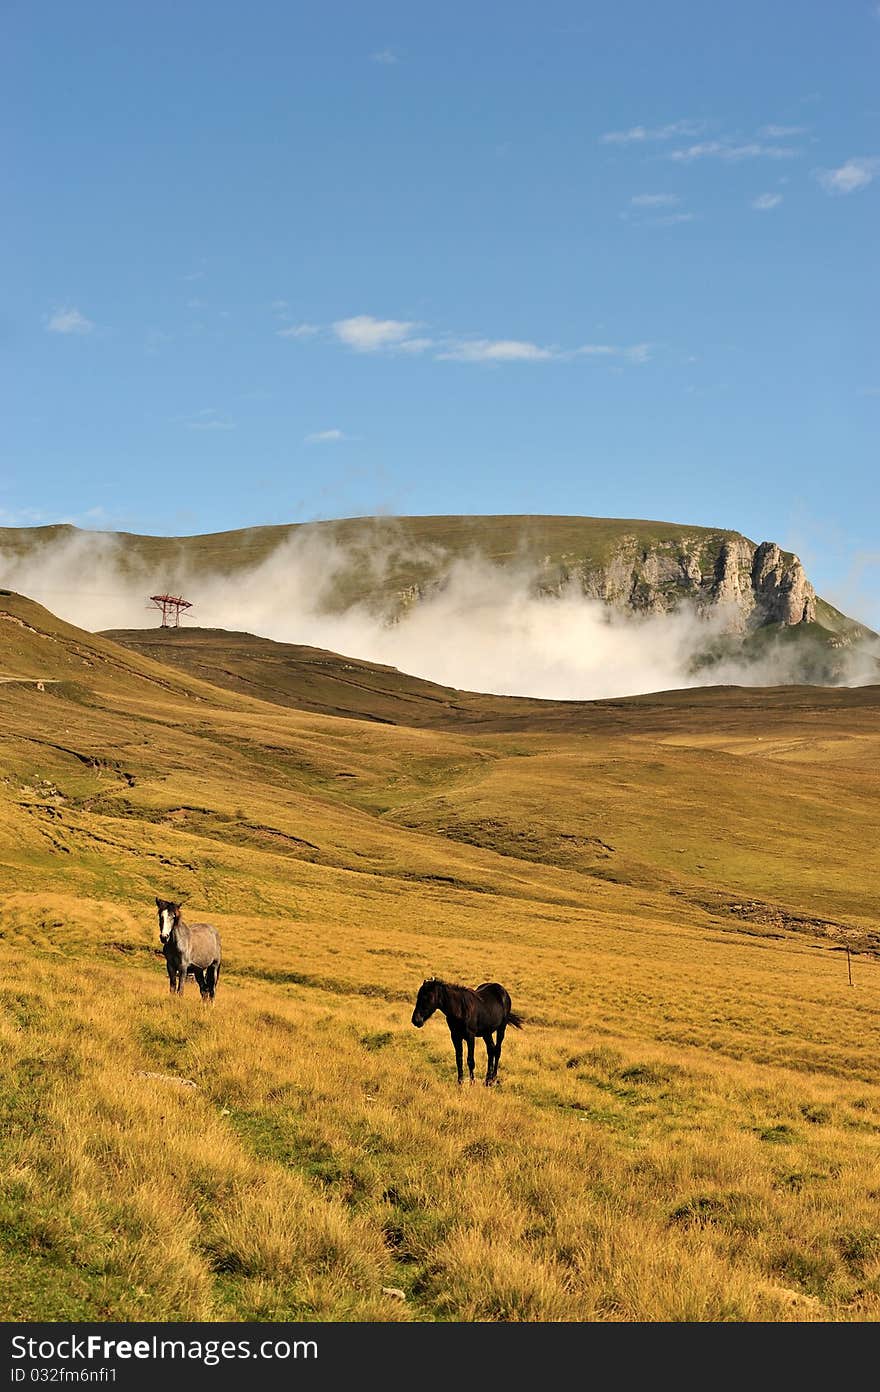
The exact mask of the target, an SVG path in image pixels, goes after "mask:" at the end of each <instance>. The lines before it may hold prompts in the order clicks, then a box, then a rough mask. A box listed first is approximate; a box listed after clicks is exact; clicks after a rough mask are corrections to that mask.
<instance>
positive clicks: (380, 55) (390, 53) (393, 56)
mask: <svg viewBox="0 0 880 1392" xmlns="http://www.w3.org/2000/svg"><path fill="white" fill-rule="evenodd" d="M370 62H371V63H384V64H385V66H386V67H390V66H392V64H394V63H399V62H400V56H399V54H397V53H396V52H395V51H394V49H393V48H380V49H379V50H378V51H377V52H376V53H371V54H370Z"/></svg>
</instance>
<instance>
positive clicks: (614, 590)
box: [557, 535, 816, 632]
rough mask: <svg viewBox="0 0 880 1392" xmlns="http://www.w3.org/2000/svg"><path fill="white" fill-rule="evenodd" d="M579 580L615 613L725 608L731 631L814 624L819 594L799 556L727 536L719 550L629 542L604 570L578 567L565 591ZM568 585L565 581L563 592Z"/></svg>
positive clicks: (685, 542)
mask: <svg viewBox="0 0 880 1392" xmlns="http://www.w3.org/2000/svg"><path fill="white" fill-rule="evenodd" d="M571 579H577V580H578V581H579V582H580V584H581V587H582V589H583V592H584V593H585V594H587V595H592V596H594V597H595V598H597V599H601V600H604V601H605V603H607V604H612V605H614V606H615V607H626V608H630V609H634V610H639V611H643V612H648V613H662V612H664V611H667V610H670V609H673V608H675V607H676V606H677V605H678V604H680V603H681V602H682V601H683V600H689V601H691V602H692V603H694V604H695V605H696V606H697V608H699V609H701V610H705V609H707V608H710V607H714V606H716V605H723V606H724V607H725V608H726V609H727V611H728V613H729V616H730V618H729V627H730V628H731V629H739V630H740V631H743V632H744V631H745V630H746V629H748V628H754V627H758V626H760V625H763V624H801V623H813V622H815V619H816V592H815V590H814V589H813V586H812V585H811V584H810V582H809V580H808V579H807V577H806V574H805V572H804V568H803V566H802V565H801V563H800V561H799V560H798V558H797V556H794V555H791V554H790V553H786V552H783V551H781V550H780V548H779V547H778V546H777V545H776V543H775V542H772V541H764V542H762V543H761V544H760V546H756V545H755V543H754V542H752V541H748V540H747V539H746V538H745V537H740V536H735V535H734V536H731V535H724V536H720V537H719V538H718V542H717V545H713V544H712V542H709V543H707V541H706V540H705V539H704V538H702V537H687V536H684V537H682V538H680V539H679V540H677V541H657V542H655V543H654V544H653V545H651V546H647V547H646V546H644V545H642V544H640V543H639V541H638V539H637V538H636V537H634V536H632V537H623V538H621V539H620V541H619V542H618V544H617V546H616V548H615V550H614V554H613V555H612V556H611V557H610V559H608V560H606V561H605V562H604V563H603V564H600V565H595V564H591V563H590V562H589V561H586V562H584V563H583V564H581V565H580V566H577V565H576V566H574V567H573V568H572V570H571V571H569V573H568V575H567V576H566V579H565V580H563V581H561V583H562V584H565V583H568V582H570V580H571ZM559 583H560V582H557V585H558V584H559Z"/></svg>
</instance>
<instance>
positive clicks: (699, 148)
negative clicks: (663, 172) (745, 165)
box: [669, 140, 801, 164]
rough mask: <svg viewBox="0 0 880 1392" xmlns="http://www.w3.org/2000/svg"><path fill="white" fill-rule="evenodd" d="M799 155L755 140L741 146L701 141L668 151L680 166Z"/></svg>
mask: <svg viewBox="0 0 880 1392" xmlns="http://www.w3.org/2000/svg"><path fill="white" fill-rule="evenodd" d="M800 153H801V152H800V150H797V149H795V148H794V147H793V146H791V145H766V144H764V143H763V142H762V141H757V140H751V141H747V142H746V143H745V144H741V145H734V144H732V143H731V142H730V141H728V140H703V141H700V142H699V143H698V144H696V145H686V146H684V148H683V149H680V150H670V152H669V159H671V160H677V161H678V163H680V164H690V163H692V162H693V161H694V160H698V159H720V160H728V161H731V162H736V161H738V160H747V159H773V160H779V159H794V158H795V157H796V156H797V155H799V154H800Z"/></svg>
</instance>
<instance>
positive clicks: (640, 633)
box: [0, 529, 880, 700]
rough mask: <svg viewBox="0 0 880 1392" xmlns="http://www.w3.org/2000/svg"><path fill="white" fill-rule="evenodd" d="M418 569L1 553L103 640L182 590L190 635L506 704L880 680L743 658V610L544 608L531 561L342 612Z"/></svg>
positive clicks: (298, 555)
mask: <svg viewBox="0 0 880 1392" xmlns="http://www.w3.org/2000/svg"><path fill="white" fill-rule="evenodd" d="M405 559H406V554H405V543H404V542H401V547H400V549H394V550H392V551H389V550H388V549H387V545H386V547H385V549H384V550H379V549H375V548H373V549H370V548H369V547H362V548H360V549H359V550H358V551H357V552H356V553H352V552H351V551H350V550H343V549H342V548H341V547H340V546H339V545H338V544H337V543H335V542H333V541H332V540H328V539H327V537H326V536H319V535H318V534H317V533H315V532H311V531H309V530H308V529H303V531H302V532H300V533H296V534H294V536H292V537H291V538H290V539H289V540H287V541H285V542H284V543H282V544H281V545H280V546H279V547H278V548H277V549H276V550H275V551H274V552H273V553H272V554H271V555H270V556H269V557H268V558H267V559H266V560H264V561H262V562H261V563H259V564H256V565H253V566H251V567H250V568H249V569H236V570H235V571H234V572H230V573H219V572H217V571H214V572H208V571H204V570H201V569H198V570H196V569H194V568H193V567H192V565H191V564H190V563H187V562H186V561H185V560H184V559H181V560H179V561H176V562H175V563H173V564H171V565H168V564H166V565H163V566H161V567H157V568H152V567H150V566H148V565H146V564H144V563H143V562H138V561H137V559H133V557H132V553H131V552H130V551H129V550H126V549H125V548H124V545H123V544H122V543H120V542H119V541H118V540H117V539H116V538H114V537H113V536H111V535H109V534H105V533H94V532H92V533H90V532H84V533H80V534H78V535H74V536H73V537H67V538H63V539H60V540H58V541H53V542H49V543H46V544H44V545H43V546H42V547H40V548H39V549H37V550H34V551H31V552H30V553H28V555H27V556H25V557H18V556H14V555H12V554H4V553H3V552H0V583H2V584H3V585H4V586H6V587H8V588H11V589H14V590H17V591H19V592H20V593H22V594H25V595H28V596H29V597H30V598H32V599H35V600H38V601H39V602H40V603H41V604H44V605H45V606H46V608H47V609H50V610H51V611H52V612H53V613H56V614H58V615H59V616H60V617H61V618H64V619H67V620H68V621H69V622H71V623H74V624H76V625H78V626H79V627H81V628H85V629H89V630H91V631H101V630H103V629H113V628H149V627H153V626H155V624H156V623H157V622H158V615H157V614H156V611H155V610H152V611H150V609H149V604H148V599H147V596H149V595H150V594H154V593H157V592H158V591H165V590H170V591H171V592H172V593H175V594H181V593H182V594H184V595H186V596H187V598H190V599H191V600H192V601H193V603H194V607H193V610H192V614H191V616H189V617H188V624H189V626H198V627H201V628H225V629H233V630H241V631H245V632H249V633H254V634H260V635H262V636H263V637H267V638H273V639H276V640H278V641H281V642H287V643H300V644H309V645H312V646H315V647H321V648H327V649H331V650H332V651H334V652H338V653H343V654H345V655H347V656H350V657H356V658H363V659H367V660H370V661H374V662H381V663H385V664H388V665H390V666H393V667H397V668H399V669H400V670H401V671H404V672H408V673H410V674H411V675H414V676H419V677H424V678H428V679H430V680H432V681H436V682H440V683H443V684H444V685H447V686H452V687H457V688H459V689H462V690H470V691H483V692H492V693H495V694H499V695H520V696H537V697H546V698H554V699H558V700H590V699H597V698H600V697H609V696H624V695H637V694H641V693H645V692H650V691H663V690H671V689H673V688H681V687H692V686H704V685H710V684H711V685H744V686H776V685H787V684H793V683H794V684H801V683H805V682H809V683H821V684H834V685H853V686H855V685H862V684H864V683H866V682H869V681H877V680H878V675H877V674H878V666H877V658H878V656H880V653H878V650H877V645H873V644H867V643H863V644H860V645H858V646H854V647H852V648H845V649H839V650H837V651H836V652H835V653H834V654H833V669H832V668H831V667H830V666H829V654H828V650H827V649H825V648H822V649H821V650H820V647H819V645H812V644H810V643H809V642H792V641H791V640H790V635H789V636H788V638H787V637H786V635H784V634H774V635H771V636H769V638H768V639H767V640H766V641H763V640H762V641H761V642H760V643H758V644H755V643H752V642H750V643H747V644H745V645H743V644H742V643H741V642H740V641H739V640H738V639H737V638H735V637H734V636H733V628H734V622H733V621H734V619H735V617H736V615H735V614H734V613H733V612H732V611H730V610H725V609H722V608H717V607H716V608H715V609H714V610H712V611H711V612H710V613H708V614H706V613H700V612H698V611H697V610H696V608H694V607H693V606H687V605H685V606H681V607H679V608H678V609H677V610H675V611H674V612H671V613H668V614H659V615H645V616H643V615H637V614H631V613H628V612H627V613H624V612H620V611H617V610H611V609H609V608H608V607H607V606H606V605H604V604H602V603H601V602H600V601H598V600H594V599H589V598H586V597H585V596H584V595H583V594H582V593H581V591H580V588H579V587H577V586H574V585H570V586H568V587H567V588H564V589H563V590H562V592H561V593H560V594H558V595H556V594H554V595H547V594H544V593H541V592H540V591H539V589H538V588H537V576H536V573H535V569H534V566H530V565H529V564H528V563H526V562H525V561H521V562H519V563H511V564H509V565H504V566H500V565H497V564H492V563H490V562H488V561H487V560H485V559H483V558H480V557H479V556H476V555H475V556H472V557H470V558H467V559H461V558H456V559H454V560H452V561H451V562H450V563H449V564H448V566H446V567H445V580H444V583H443V584H442V585H440V586H438V587H436V588H435V589H433V590H431V591H430V592H429V593H427V594H425V595H423V596H422V597H421V598H419V599H418V601H417V602H416V603H413V604H411V605H409V606H408V607H405V608H404V609H403V610H402V611H400V612H398V613H397V614H396V615H392V616H389V612H388V610H387V608H386V609H384V610H383V609H382V608H377V607H376V606H375V604H373V603H371V602H370V601H369V600H363V599H361V600H358V601H355V602H352V603H348V604H347V605H346V604H343V605H342V607H340V595H341V594H344V593H345V592H346V590H347V591H348V592H349V593H360V594H361V595H369V594H371V593H372V594H375V593H376V591H377V588H379V587H381V583H382V581H383V579H387V577H388V576H389V574H391V573H396V569H395V568H399V566H400V564H401V561H402V560H403V561H405ZM438 559H442V558H441V557H440V556H439V555H438V553H434V554H432V561H433V562H434V563H435V565H436V562H437V560H438ZM707 654H708V655H709V656H708V657H707Z"/></svg>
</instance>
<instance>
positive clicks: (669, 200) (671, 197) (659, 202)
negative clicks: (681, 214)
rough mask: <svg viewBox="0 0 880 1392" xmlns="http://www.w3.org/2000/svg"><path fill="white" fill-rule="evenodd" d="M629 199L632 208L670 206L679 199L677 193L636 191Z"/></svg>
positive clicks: (679, 200)
mask: <svg viewBox="0 0 880 1392" xmlns="http://www.w3.org/2000/svg"><path fill="white" fill-rule="evenodd" d="M629 201H630V203H631V204H632V206H633V207H634V208H672V207H674V205H675V204H676V203H680V202H681V199H680V198H679V196H678V194H677V193H637V194H635V195H634V196H633V197H632V198H631V199H630V200H629Z"/></svg>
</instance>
